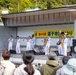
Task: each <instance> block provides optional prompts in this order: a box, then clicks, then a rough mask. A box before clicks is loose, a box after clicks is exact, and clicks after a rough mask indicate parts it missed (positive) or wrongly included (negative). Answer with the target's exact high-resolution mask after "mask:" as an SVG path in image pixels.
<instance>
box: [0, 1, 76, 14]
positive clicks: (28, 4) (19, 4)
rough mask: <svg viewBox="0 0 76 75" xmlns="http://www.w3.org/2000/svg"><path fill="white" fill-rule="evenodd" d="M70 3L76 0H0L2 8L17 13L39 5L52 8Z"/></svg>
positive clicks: (42, 7) (43, 7)
mask: <svg viewBox="0 0 76 75" xmlns="http://www.w3.org/2000/svg"><path fill="white" fill-rule="evenodd" d="M69 4H76V0H0V10H1V8H2V7H4V8H8V9H9V13H17V12H24V11H25V10H26V9H32V8H37V7H39V8H41V9H50V8H58V7H62V6H63V5H69ZM0 12H1V11H0Z"/></svg>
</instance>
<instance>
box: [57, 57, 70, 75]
mask: <svg viewBox="0 0 76 75" xmlns="http://www.w3.org/2000/svg"><path fill="white" fill-rule="evenodd" d="M69 59H70V57H69V56H64V57H63V58H62V64H63V66H64V65H66V64H67V62H68V60H69ZM62 72H63V67H61V68H59V69H58V70H57V72H56V75H63V74H62Z"/></svg>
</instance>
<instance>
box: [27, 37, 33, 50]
mask: <svg viewBox="0 0 76 75" xmlns="http://www.w3.org/2000/svg"><path fill="white" fill-rule="evenodd" d="M26 50H27V51H31V50H32V38H31V37H30V36H29V37H28V38H27V44H26Z"/></svg>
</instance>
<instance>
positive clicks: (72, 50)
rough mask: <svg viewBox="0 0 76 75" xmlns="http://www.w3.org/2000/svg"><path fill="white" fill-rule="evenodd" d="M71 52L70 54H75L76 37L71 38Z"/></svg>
mask: <svg viewBox="0 0 76 75" xmlns="http://www.w3.org/2000/svg"><path fill="white" fill-rule="evenodd" d="M71 53H72V56H76V39H73V40H72V47H71Z"/></svg>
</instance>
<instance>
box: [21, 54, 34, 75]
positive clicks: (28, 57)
mask: <svg viewBox="0 0 76 75" xmlns="http://www.w3.org/2000/svg"><path fill="white" fill-rule="evenodd" d="M22 59H23V62H24V64H25V65H26V67H25V68H24V70H25V71H26V72H27V73H28V75H33V74H34V68H33V66H32V64H31V63H32V62H33V60H34V55H33V54H30V53H25V54H23V57H22Z"/></svg>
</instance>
